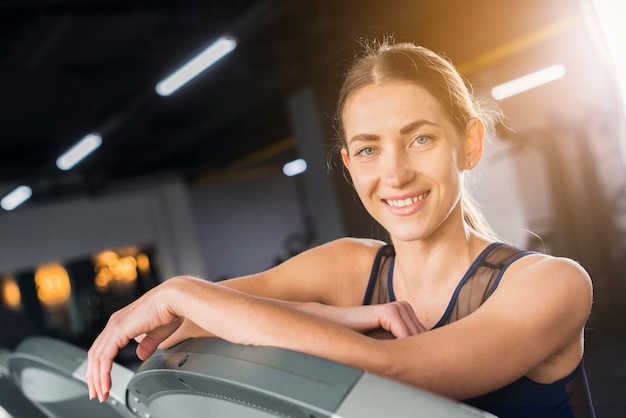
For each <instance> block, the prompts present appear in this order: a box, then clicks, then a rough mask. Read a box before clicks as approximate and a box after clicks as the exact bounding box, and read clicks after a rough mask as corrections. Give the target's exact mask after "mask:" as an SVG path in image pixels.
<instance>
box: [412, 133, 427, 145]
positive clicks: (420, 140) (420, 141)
mask: <svg viewBox="0 0 626 418" xmlns="http://www.w3.org/2000/svg"><path fill="white" fill-rule="evenodd" d="M430 140H431V138H430V137H429V136H427V135H419V136H418V137H416V138H415V143H416V144H417V145H426V144H427V143H428V142H429V141H430Z"/></svg>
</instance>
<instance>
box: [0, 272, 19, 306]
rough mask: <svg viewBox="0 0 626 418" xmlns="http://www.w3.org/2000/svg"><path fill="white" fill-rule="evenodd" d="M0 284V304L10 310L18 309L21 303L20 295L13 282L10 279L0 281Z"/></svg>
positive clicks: (17, 287)
mask: <svg viewBox="0 0 626 418" xmlns="http://www.w3.org/2000/svg"><path fill="white" fill-rule="evenodd" d="M0 284H1V289H2V290H1V294H2V303H3V304H4V306H6V307H7V308H9V309H12V310H15V309H18V308H19V307H20V304H21V303H22V294H21V293H20V288H19V286H18V285H17V283H15V280H14V279H13V278H12V277H11V278H7V279H5V280H2V282H0Z"/></svg>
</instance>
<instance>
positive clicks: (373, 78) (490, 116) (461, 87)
mask: <svg viewBox="0 0 626 418" xmlns="http://www.w3.org/2000/svg"><path fill="white" fill-rule="evenodd" d="M363 46H364V54H363V56H361V57H358V58H357V59H356V60H355V61H354V62H353V64H352V66H351V67H349V69H348V71H347V72H346V75H345V78H344V82H343V85H342V87H341V90H340V92H339V99H338V103H337V115H336V119H335V122H336V131H337V136H338V141H337V148H338V149H341V148H347V144H346V139H345V133H344V130H343V126H342V121H341V120H342V118H341V116H342V113H343V110H344V107H345V104H346V101H347V100H348V98H349V97H350V96H351V95H352V94H353V93H354V92H356V91H358V90H360V89H361V88H363V87H366V86H369V85H373V84H379V83H382V82H385V81H403V82H409V83H415V84H417V85H419V86H420V87H422V88H424V89H425V90H426V91H428V92H429V93H430V94H431V95H432V96H433V97H434V98H435V99H436V100H437V101H438V102H439V103H440V104H441V106H442V108H443V109H444V111H445V112H447V114H448V116H449V118H450V120H451V121H452V123H453V124H454V126H455V128H456V129H457V130H458V132H459V133H465V130H466V127H467V124H468V122H469V121H470V120H471V119H480V120H481V121H482V123H483V124H484V125H485V128H486V129H485V130H486V131H488V132H494V130H495V124H496V122H498V121H500V119H501V118H502V114H501V112H500V111H498V110H495V109H493V108H491V109H486V108H484V106H483V103H481V102H479V100H477V99H476V98H475V97H474V95H473V94H472V90H471V88H470V85H469V83H467V82H466V81H465V80H464V79H463V78H462V77H461V75H460V74H459V73H458V72H457V71H456V69H455V68H454V66H453V65H452V63H451V62H450V61H448V60H447V59H445V58H444V57H442V56H440V55H438V54H436V53H434V52H433V51H431V50H429V49H426V48H424V47H421V46H417V45H415V44H412V43H397V44H395V43H392V42H391V41H390V40H388V39H387V40H384V41H383V42H380V43H377V42H371V43H369V44H367V43H364V45H363ZM461 208H462V211H463V218H464V220H465V222H466V224H467V225H468V226H469V227H470V228H471V229H473V230H474V231H476V232H478V233H479V234H482V235H484V236H486V237H490V238H493V239H497V235H496V234H495V232H494V231H493V230H492V228H491V227H490V226H489V224H488V222H487V221H486V219H485V217H484V215H483V214H482V212H481V211H480V209H479V207H478V205H477V203H476V202H475V200H474V199H473V198H472V197H471V196H470V194H469V192H468V191H467V190H463V191H462V194H461Z"/></svg>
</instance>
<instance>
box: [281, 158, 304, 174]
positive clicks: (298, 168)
mask: <svg viewBox="0 0 626 418" xmlns="http://www.w3.org/2000/svg"><path fill="white" fill-rule="evenodd" d="M306 167H307V165H306V161H304V160H303V159H302V158H298V159H297V160H293V161H290V162H288V163H287V164H285V165H284V166H283V173H284V174H285V175H286V176H288V177H292V176H297V175H298V174H302V173H304V172H305V171H306Z"/></svg>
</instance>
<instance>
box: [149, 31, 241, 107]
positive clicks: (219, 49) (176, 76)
mask: <svg viewBox="0 0 626 418" xmlns="http://www.w3.org/2000/svg"><path fill="white" fill-rule="evenodd" d="M236 46H237V42H235V40H234V39H232V38H229V37H222V38H219V39H218V40H217V41H215V43H213V44H211V45H210V46H209V47H208V48H206V49H205V50H204V51H202V52H200V53H199V54H198V55H196V56H195V57H194V58H192V59H191V61H189V62H187V63H186V64H185V65H183V66H182V67H180V68H179V69H178V70H176V71H174V72H173V73H172V74H171V75H169V76H168V77H167V78H165V79H163V80H162V81H160V82H159V83H158V84H157V85H156V87H155V89H156V92H157V93H158V94H159V95H161V96H169V95H171V94H173V93H174V92H176V91H177V90H178V89H179V88H181V87H182V86H184V85H185V84H187V83H188V82H189V81H191V80H192V79H193V78H194V77H196V76H197V75H198V74H200V73H201V72H203V71H204V70H206V69H207V68H208V67H210V66H211V65H213V64H215V63H216V62H217V61H219V60H220V59H222V58H223V57H224V56H226V55H227V54H229V53H230V52H231V51H232V50H233V49H235V47H236Z"/></svg>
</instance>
